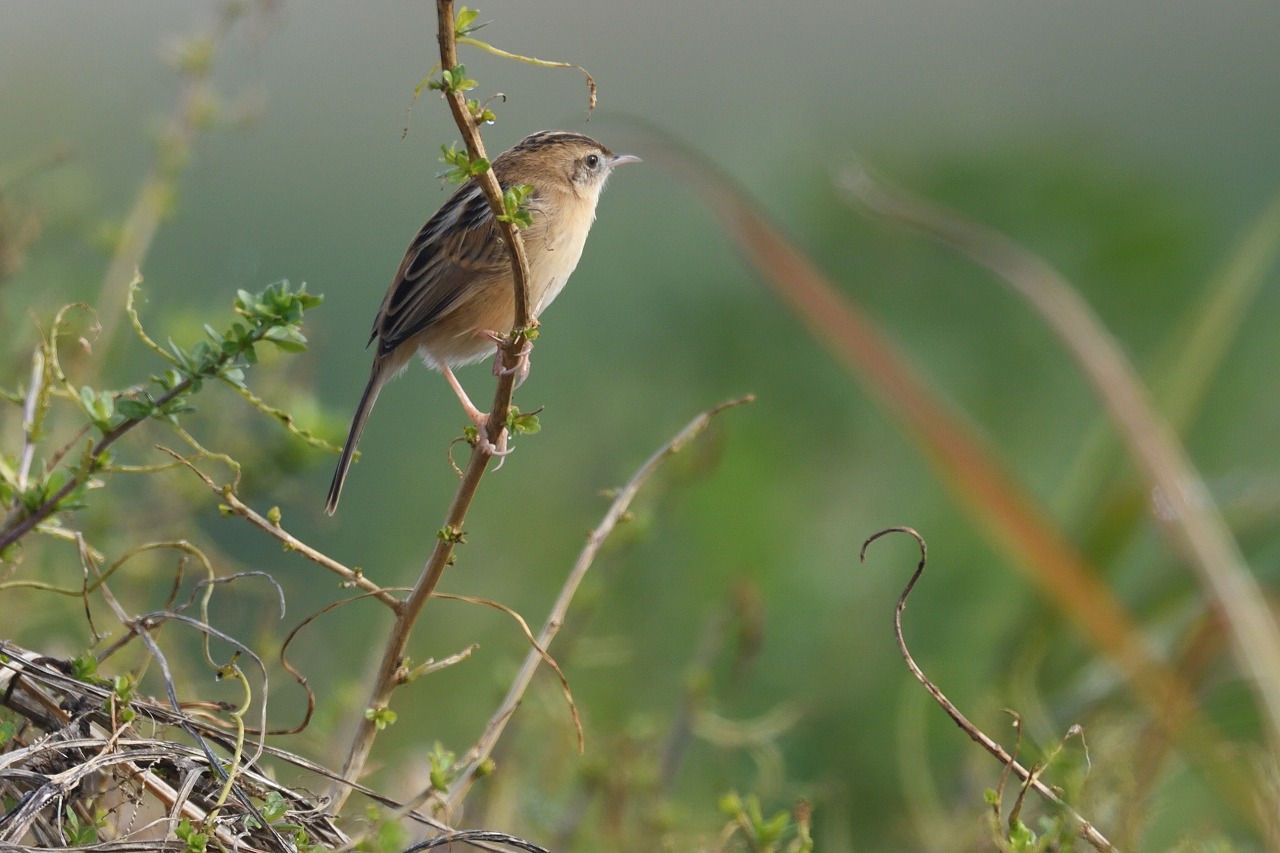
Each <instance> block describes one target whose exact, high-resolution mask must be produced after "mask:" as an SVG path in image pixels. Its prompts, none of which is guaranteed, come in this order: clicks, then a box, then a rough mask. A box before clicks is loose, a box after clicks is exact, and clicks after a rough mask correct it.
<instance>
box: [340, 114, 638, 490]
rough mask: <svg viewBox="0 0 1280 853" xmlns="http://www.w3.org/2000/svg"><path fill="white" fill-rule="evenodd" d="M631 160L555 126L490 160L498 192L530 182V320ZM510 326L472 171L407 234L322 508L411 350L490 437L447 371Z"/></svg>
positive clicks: (507, 292)
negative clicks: (613, 179)
mask: <svg viewBox="0 0 1280 853" xmlns="http://www.w3.org/2000/svg"><path fill="white" fill-rule="evenodd" d="M638 162H640V158H639V157H637V156H635V155H634V154H615V153H613V152H612V151H611V150H610V149H609V148H607V147H605V146H604V145H602V144H601V143H599V142H597V141H595V140H594V139H592V138H591V137H589V136H585V135H583V134H581V133H574V132H571V131H562V130H545V131H541V132H538V133H534V134H531V135H529V136H526V137H525V138H524V139H522V140H520V141H519V142H518V143H516V145H515V146H513V147H512V148H511V149H509V150H507V151H504V152H503V153H502V154H500V155H499V156H498V157H496V158H495V159H494V160H493V162H492V164H491V166H490V168H491V169H492V170H493V174H494V177H496V178H497V180H498V184H499V185H500V186H501V187H502V189H503V191H504V192H506V190H508V189H509V188H511V187H518V186H522V185H523V186H528V187H531V188H532V189H531V191H530V192H529V194H528V196H527V197H526V199H525V202H524V209H525V210H527V211H528V212H529V214H530V217H531V222H529V223H528V224H527V225H526V226H525V227H524V228H523V229H522V232H521V236H522V240H523V243H524V248H525V254H526V255H527V257H528V262H529V279H528V296H529V310H530V313H531V314H532V316H533V318H535V319H536V318H537V317H538V315H539V314H541V313H542V311H543V310H544V309H545V308H546V307H547V306H548V305H550V304H551V302H552V300H554V299H555V298H556V296H558V295H559V294H560V291H561V290H562V289H563V288H564V286H565V283H566V282H567V281H568V280H569V276H570V274H572V273H573V271H574V269H575V268H576V267H577V265H578V259H579V258H581V257H582V249H583V246H584V245H585V244H586V240H587V234H588V233H589V232H590V230H591V225H592V223H593V222H594V221H595V216H596V204H597V202H599V200H600V193H601V191H602V190H603V189H604V185H605V182H606V181H607V180H608V179H609V175H610V174H611V173H612V172H613V170H614V169H616V168H617V167H618V166H622V165H626V164H628V163H638ZM514 325H515V293H514V289H513V284H512V273H511V260H510V256H509V255H508V253H507V248H506V246H505V245H504V244H503V241H502V229H501V224H500V223H499V222H498V221H497V220H496V219H495V217H494V215H493V209H492V208H491V207H490V205H489V200H488V198H487V197H486V196H485V194H484V192H483V190H482V189H481V187H480V184H479V182H478V180H477V179H476V178H475V177H472V178H470V179H468V180H467V182H466V183H464V184H462V185H461V186H460V187H459V188H458V189H457V191H456V192H454V193H453V195H452V196H450V197H449V199H448V201H446V202H445V203H444V204H443V205H441V207H440V209H439V210H437V211H436V212H435V214H434V215H433V216H432V217H431V218H430V219H429V220H427V223H426V224H425V225H423V226H422V228H421V229H420V230H419V231H418V233H417V235H416V236H415V237H414V238H413V241H412V242H411V243H410V244H409V248H408V249H407V250H406V251H405V253H404V258H403V259H402V260H401V261H400V266H399V268H398V269H397V270H396V273H395V276H394V277H393V278H392V280H391V286H390V287H389V288H388V289H387V295H386V296H385V297H384V298H383V300H382V306H381V307H380V308H379V309H378V314H377V316H376V317H375V318H374V321H373V331H372V332H371V333H370V335H369V341H368V343H367V344H366V347H367V346H368V345H370V344H372V343H373V342H374V341H375V340H376V341H377V348H376V349H375V352H374V356H373V367H372V369H371V370H370V372H369V381H368V383H367V384H366V385H365V388H364V393H363V394H362V395H361V397H360V402H359V404H357V406H356V411H355V415H354V416H353V417H352V419H351V427H350V429H349V430H348V431H347V439H346V442H345V443H344V445H343V448H342V455H341V456H340V457H339V459H338V465H337V468H336V469H335V470H334V472H333V481H332V483H331V484H330V486H329V496H328V500H327V501H326V503H325V512H326V513H327V514H329V515H333V514H334V512H336V511H337V508H338V499H339V498H340V497H341V495H342V485H343V482H344V481H345V480H346V477H347V470H348V469H349V468H350V466H351V460H352V458H353V456H354V455H355V451H356V446H357V445H358V444H359V443H360V435H361V433H362V432H363V431H364V427H365V422H366V421H367V420H368V418H369V413H370V412H371V411H372V410H373V404H374V403H375V402H377V399H378V394H379V392H380V391H381V390H382V388H383V386H385V385H386V384H387V383H388V382H389V381H391V380H392V379H393V378H395V377H396V376H398V375H399V374H400V373H401V372H402V371H404V369H405V368H406V367H407V366H408V364H409V362H410V361H411V360H412V359H413V356H414V355H415V354H418V355H420V356H421V357H422V360H423V362H425V363H426V365H427V366H428V367H429V368H432V369H434V370H438V371H440V372H441V373H442V374H444V378H445V380H446V381H448V383H449V386H450V387H451V388H452V389H453V391H454V393H455V394H456V395H457V396H458V399H459V401H460V402H461V403H462V407H463V409H465V410H466V413H467V415H468V417H469V418H470V419H471V420H472V422H473V423H475V425H476V426H477V427H478V428H479V432H480V437H481V441H482V442H487V439H485V438H484V436H485V423H486V420H487V418H486V415H485V414H484V413H483V412H481V411H480V410H479V409H477V408H476V407H475V405H474V404H472V402H471V400H470V399H469V398H468V397H467V394H466V392H465V391H464V390H463V388H462V385H461V383H459V382H458V379H457V377H456V376H454V373H453V368H454V367H460V366H462V365H466V364H472V363H474V362H477V361H481V360H483V359H484V358H485V356H486V355H488V354H490V353H492V352H494V351H495V341H496V340H498V339H500V338H501V337H502V336H503V335H504V334H505V333H506V332H508V331H509V330H510V329H511V328H512V327H513V326H514ZM496 369H497V363H496V362H495V370H496ZM523 369H524V370H527V360H525V361H524V362H523ZM503 439H504V440H505V434H504V435H503ZM488 449H489V451H490V452H492V453H496V454H500V453H503V452H505V451H504V450H502V449H501V448H500V447H499V448H494V447H492V446H489V447H488Z"/></svg>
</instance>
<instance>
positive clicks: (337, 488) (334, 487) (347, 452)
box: [324, 363, 384, 515]
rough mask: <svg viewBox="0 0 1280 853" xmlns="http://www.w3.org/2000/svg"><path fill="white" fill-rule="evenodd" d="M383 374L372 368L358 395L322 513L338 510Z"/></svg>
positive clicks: (375, 367)
mask: <svg viewBox="0 0 1280 853" xmlns="http://www.w3.org/2000/svg"><path fill="white" fill-rule="evenodd" d="M383 379H384V374H383V371H381V370H379V369H378V364H377V363H375V364H374V366H373V372H372V374H370V376H369V384H367V385H365V386H364V393H363V394H361V395H360V405H358V406H356V413H355V416H354V417H353V418H352V419H351V429H350V430H348V431H347V443H346V444H344V445H343V446H342V456H341V457H340V458H339V459H338V467H337V468H336V469H335V470H334V472H333V482H332V483H330V484H329V499H328V500H327V501H325V505H324V511H325V512H326V513H327V514H329V515H333V514H334V513H335V512H337V510H338V498H340V497H342V484H343V483H344V482H345V481H346V479H347V469H348V468H350V467H351V460H352V459H353V458H354V457H355V454H356V445H357V444H359V443H360V434H361V433H363V432H364V424H365V421H367V420H368V419H369V412H370V411H372V410H373V404H374V403H375V402H377V399H378V392H379V391H381V390H382V385H383Z"/></svg>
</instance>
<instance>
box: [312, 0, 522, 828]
mask: <svg viewBox="0 0 1280 853" xmlns="http://www.w3.org/2000/svg"><path fill="white" fill-rule="evenodd" d="M436 25H437V31H438V32H437V38H438V40H439V43H440V65H441V67H442V68H446V69H451V68H455V67H457V65H458V47H457V42H456V35H457V34H456V32H455V26H456V25H455V16H454V11H453V2H452V0H437V2H436ZM444 98H445V100H446V101H447V102H448V104H449V109H450V110H451V111H452V112H453V118H454V122H455V123H456V124H457V126H458V130H459V132H460V133H461V134H462V138H463V139H464V140H465V141H466V145H467V152H468V154H469V155H470V157H471V158H472V159H473V160H475V159H478V158H484V159H488V158H487V157H486V156H485V149H484V142H483V141H482V140H481V139H480V133H479V131H478V130H477V128H476V123H475V120H474V119H473V118H472V116H471V113H470V112H469V111H468V110H467V105H466V100H465V98H464V97H463V95H462V93H461V92H457V91H451V90H449V89H447V88H446V89H445V90H444ZM473 180H475V181H476V182H477V183H479V185H480V188H481V189H482V190H484V194H485V197H486V198H487V199H488V200H489V206H490V207H491V208H492V209H493V213H494V217H495V218H496V217H498V216H499V215H501V214H503V213H505V212H506V211H505V207H504V206H503V199H502V187H501V186H500V185H499V184H498V179H497V178H496V177H495V176H494V174H493V171H492V170H489V171H486V172H485V173H483V174H481V175H477V176H475V177H474V178H473ZM498 224H499V226H500V227H501V228H502V234H503V243H504V245H505V246H506V247H507V251H508V253H509V254H510V256H511V273H512V275H511V278H512V284H513V287H514V289H515V311H516V315H515V321H516V325H515V329H513V330H512V331H513V332H514V334H512V335H510V336H509V337H508V338H507V340H505V341H504V342H503V343H502V344H500V345H499V350H500V352H501V353H502V359H503V364H504V365H505V366H506V367H507V368H509V369H508V370H507V371H505V372H503V373H502V374H501V375H499V377H498V382H497V389H496V390H495V392H494V397H493V407H492V409H491V410H490V412H489V422H488V436H489V440H490V442H491V443H493V444H496V443H497V441H498V437H499V436H500V435H501V434H502V430H503V428H504V426H505V424H506V421H507V415H508V414H509V412H510V410H511V395H512V393H513V392H514V391H515V380H516V374H515V370H514V369H513V368H514V367H515V366H516V364H517V362H518V361H519V359H520V357H521V353H522V352H523V350H524V346H525V343H526V341H527V338H526V337H525V334H524V333H525V330H526V329H528V328H529V326H530V324H531V323H532V318H531V317H530V315H529V297H528V293H529V288H528V281H529V262H528V259H527V257H526V256H525V251H524V243H523V242H521V239H520V232H519V230H518V229H517V228H516V226H515V224H514V223H511V222H503V221H499V222H498ZM482 445H483V442H479V441H477V442H476V444H475V445H474V447H473V448H472V451H471V458H470V460H469V461H468V462H467V467H466V470H465V471H464V472H463V474H462V480H461V482H460V483H459V484H458V489H457V491H456V492H455V493H454V496H453V502H452V503H451V504H450V505H449V510H448V512H447V513H446V515H445V521H444V526H443V527H442V528H441V531H440V533H441V535H440V537H439V538H438V539H437V541H436V544H435V548H434V549H433V550H432V552H431V556H430V557H429V558H428V559H427V562H426V564H425V565H424V566H423V568H422V573H421V575H419V577H418V581H417V583H416V584H415V585H414V587H413V589H412V590H411V591H410V592H409V594H408V596H406V597H405V598H404V600H403V601H401V602H400V603H399V605H398V606H397V607H396V608H395V612H396V619H395V623H394V624H393V625H392V627H391V634H390V636H389V637H388V638H387V643H386V646H385V647H384V649H383V653H382V660H381V662H380V663H379V665H378V672H377V674H376V675H375V677H374V682H373V686H372V688H371V689H370V692H369V699H368V701H367V702H366V704H365V707H364V709H362V713H361V716H360V720H359V722H358V723H357V728H356V732H355V735H354V736H353V738H352V741H351V745H350V747H349V749H348V752H347V757H346V760H345V761H344V762H343V765H342V781H339V782H335V783H334V785H333V786H332V787H331V790H330V792H329V793H330V796H331V798H332V801H333V810H334V811H335V812H337V811H340V810H341V809H342V806H343V804H344V803H345V802H346V798H347V796H348V795H349V794H350V792H351V787H350V785H351V783H354V782H356V781H357V780H358V779H359V778H360V775H361V773H362V772H363V770H364V766H365V762H366V761H367V760H368V758H369V753H370V751H371V750H372V749H373V742H374V740H375V739H376V738H377V734H378V727H377V723H376V721H375V720H374V719H370V716H369V715H367V714H365V713H363V711H375V712H376V711H378V710H381V709H384V708H386V707H388V706H389V704H390V702H391V694H392V693H394V692H395V689H396V688H397V687H398V686H400V685H401V684H403V683H404V680H405V678H406V677H407V675H408V670H407V668H406V667H405V665H404V661H405V650H406V649H407V648H408V645H409V636H410V634H411V633H412V631H413V626H414V624H415V623H416V622H417V619H418V615H419V614H420V613H421V612H422V608H423V606H424V605H425V604H426V603H427V599H429V598H430V597H431V594H432V592H434V591H435V588H436V586H437V585H438V584H439V583H440V578H441V577H442V576H443V575H444V570H445V567H446V566H448V565H449V563H450V562H451V561H452V557H453V552H454V546H455V545H456V544H457V543H458V542H459V541H460V540H461V536H462V523H463V521H464V520H465V519H466V516H467V511H468V509H470V507H471V501H472V499H473V498H474V497H475V494H476V489H477V488H478V487H479V485H480V479H481V477H483V476H484V471H485V468H487V467H488V465H489V461H490V460H491V459H492V458H493V457H492V456H490V454H489V453H488V452H487V451H486V450H485V449H484V448H483V446H482Z"/></svg>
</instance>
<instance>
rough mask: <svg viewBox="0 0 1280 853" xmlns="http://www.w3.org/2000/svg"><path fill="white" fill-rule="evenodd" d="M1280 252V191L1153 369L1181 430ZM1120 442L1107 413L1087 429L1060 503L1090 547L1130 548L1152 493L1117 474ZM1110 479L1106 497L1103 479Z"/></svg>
mask: <svg viewBox="0 0 1280 853" xmlns="http://www.w3.org/2000/svg"><path fill="white" fill-rule="evenodd" d="M1277 256H1280V193H1277V194H1276V195H1275V196H1274V197H1273V198H1272V199H1271V202H1270V203H1269V204H1268V205H1267V207H1266V208H1265V209H1264V210H1263V212H1262V214H1261V215H1260V216H1259V217H1258V218H1257V220H1256V221H1255V222H1254V224H1253V226H1252V227H1251V228H1250V229H1249V230H1248V232H1247V233H1246V234H1245V236H1244V237H1243V238H1242V239H1241V240H1240V242H1239V244H1238V245H1237V246H1236V248H1235V250H1234V251H1232V252H1231V254H1230V255H1229V256H1228V258H1227V261H1226V263H1225V264H1224V265H1223V266H1222V269H1221V270H1220V271H1219V272H1218V273H1217V274H1216V275H1214V276H1213V278H1211V279H1210V281H1209V285H1208V287H1207V288H1206V290H1205V293H1204V295H1203V296H1202V297H1201V299H1199V300H1198V301H1197V302H1196V304H1195V305H1194V306H1192V308H1191V309H1190V310H1189V311H1188V312H1187V315H1186V317H1185V318H1184V319H1183V320H1182V322H1180V323H1179V324H1178V326H1177V328H1176V329H1175V330H1174V331H1172V332H1171V333H1170V334H1169V335H1168V336H1167V338H1166V340H1165V342H1164V345H1163V347H1162V349H1161V352H1162V355H1161V356H1160V357H1159V358H1157V359H1156V368H1155V369H1154V370H1152V371H1151V373H1150V375H1152V376H1153V377H1155V378H1154V379H1153V380H1152V386H1153V388H1152V390H1153V392H1154V393H1155V397H1156V403H1157V405H1158V406H1159V408H1160V411H1161V412H1163V413H1164V416H1165V418H1167V419H1168V422H1169V425H1170V427H1171V428H1172V429H1173V430H1174V432H1176V433H1179V434H1181V433H1183V432H1185V431H1186V429H1187V427H1188V426H1190V424H1191V423H1192V422H1194V420H1195V418H1196V416H1197V415H1199V413H1200V410H1201V407H1202V406H1203V405H1204V400H1205V396H1206V394H1207V393H1208V389H1209V386H1210V384H1211V383H1212V381H1213V378H1214V377H1215V376H1216V375H1217V374H1218V371H1219V370H1220V368H1221V366H1222V362H1223V360H1224V359H1225V357H1226V353H1227V352H1228V350H1229V349H1230V347H1231V344H1232V343H1234V342H1235V340H1236V338H1237V336H1238V335H1239V331H1240V326H1241V324H1242V323H1243V321H1244V319H1245V318H1246V317H1247V316H1248V315H1249V311H1250V308H1251V307H1252V305H1253V304H1254V301H1255V298H1256V297H1257V295H1258V292H1259V291H1260V290H1261V289H1262V285H1263V283H1264V282H1265V281H1266V279H1267V273H1268V272H1270V271H1271V270H1272V269H1273V268H1274V266H1275V263H1276V258H1277ZM1117 453H1118V445H1117V444H1116V441H1115V437H1114V433H1113V432H1112V431H1111V430H1110V429H1109V428H1108V425H1107V422H1106V421H1105V420H1101V419H1100V420H1099V421H1098V422H1097V423H1096V424H1095V425H1094V426H1093V427H1092V428H1091V429H1090V430H1089V432H1088V433H1087V435H1086V438H1085V440H1084V442H1083V443H1082V446H1081V450H1080V453H1079V455H1078V457H1077V460H1076V462H1075V464H1073V465H1072V466H1071V473H1070V474H1069V475H1068V477H1067V479H1066V480H1065V481H1064V483H1063V485H1062V488H1061V489H1059V492H1058V498H1057V500H1055V505H1056V506H1058V507H1060V508H1061V509H1062V511H1063V512H1065V513H1071V514H1072V515H1073V516H1080V517H1081V518H1082V525H1081V526H1082V528H1083V529H1088V530H1089V531H1090V532H1089V533H1087V534H1085V535H1086V536H1087V538H1088V541H1089V553H1092V554H1098V553H1100V552H1101V551H1111V552H1113V551H1115V550H1118V549H1119V548H1121V547H1123V546H1124V544H1125V543H1126V542H1127V541H1128V540H1129V539H1130V538H1131V537H1132V535H1133V533H1134V532H1135V531H1137V530H1138V529H1139V528H1140V526H1141V520H1142V519H1143V518H1144V516H1145V510H1146V496H1145V495H1144V494H1143V487H1142V485H1141V484H1140V483H1139V482H1137V481H1135V480H1134V478H1132V477H1122V478H1117V477H1114V476H1113V474H1114V472H1115V466H1116V456H1117ZM1103 481H1105V482H1107V483H1108V484H1109V485H1108V486H1107V488H1106V489H1105V492H1104V494H1103V495H1102V496H1101V497H1099V495H1098V492H1099V489H1100V487H1099V483H1101V482H1103Z"/></svg>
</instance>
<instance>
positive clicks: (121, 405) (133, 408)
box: [116, 397, 155, 421]
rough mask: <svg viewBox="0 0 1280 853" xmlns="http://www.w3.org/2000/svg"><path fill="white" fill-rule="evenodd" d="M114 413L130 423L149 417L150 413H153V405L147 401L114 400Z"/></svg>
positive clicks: (126, 398) (127, 398)
mask: <svg viewBox="0 0 1280 853" xmlns="http://www.w3.org/2000/svg"><path fill="white" fill-rule="evenodd" d="M116 411H118V412H119V413H120V414H122V415H124V416H125V417H126V418H128V419H129V420H131V421H140V420H144V419H146V418H149V417H151V413H152V412H153V411H155V404H154V403H152V402H151V401H149V400H148V401H146V402H143V401H142V400H134V399H131V398H129V397H121V398H120V399H119V400H116Z"/></svg>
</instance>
